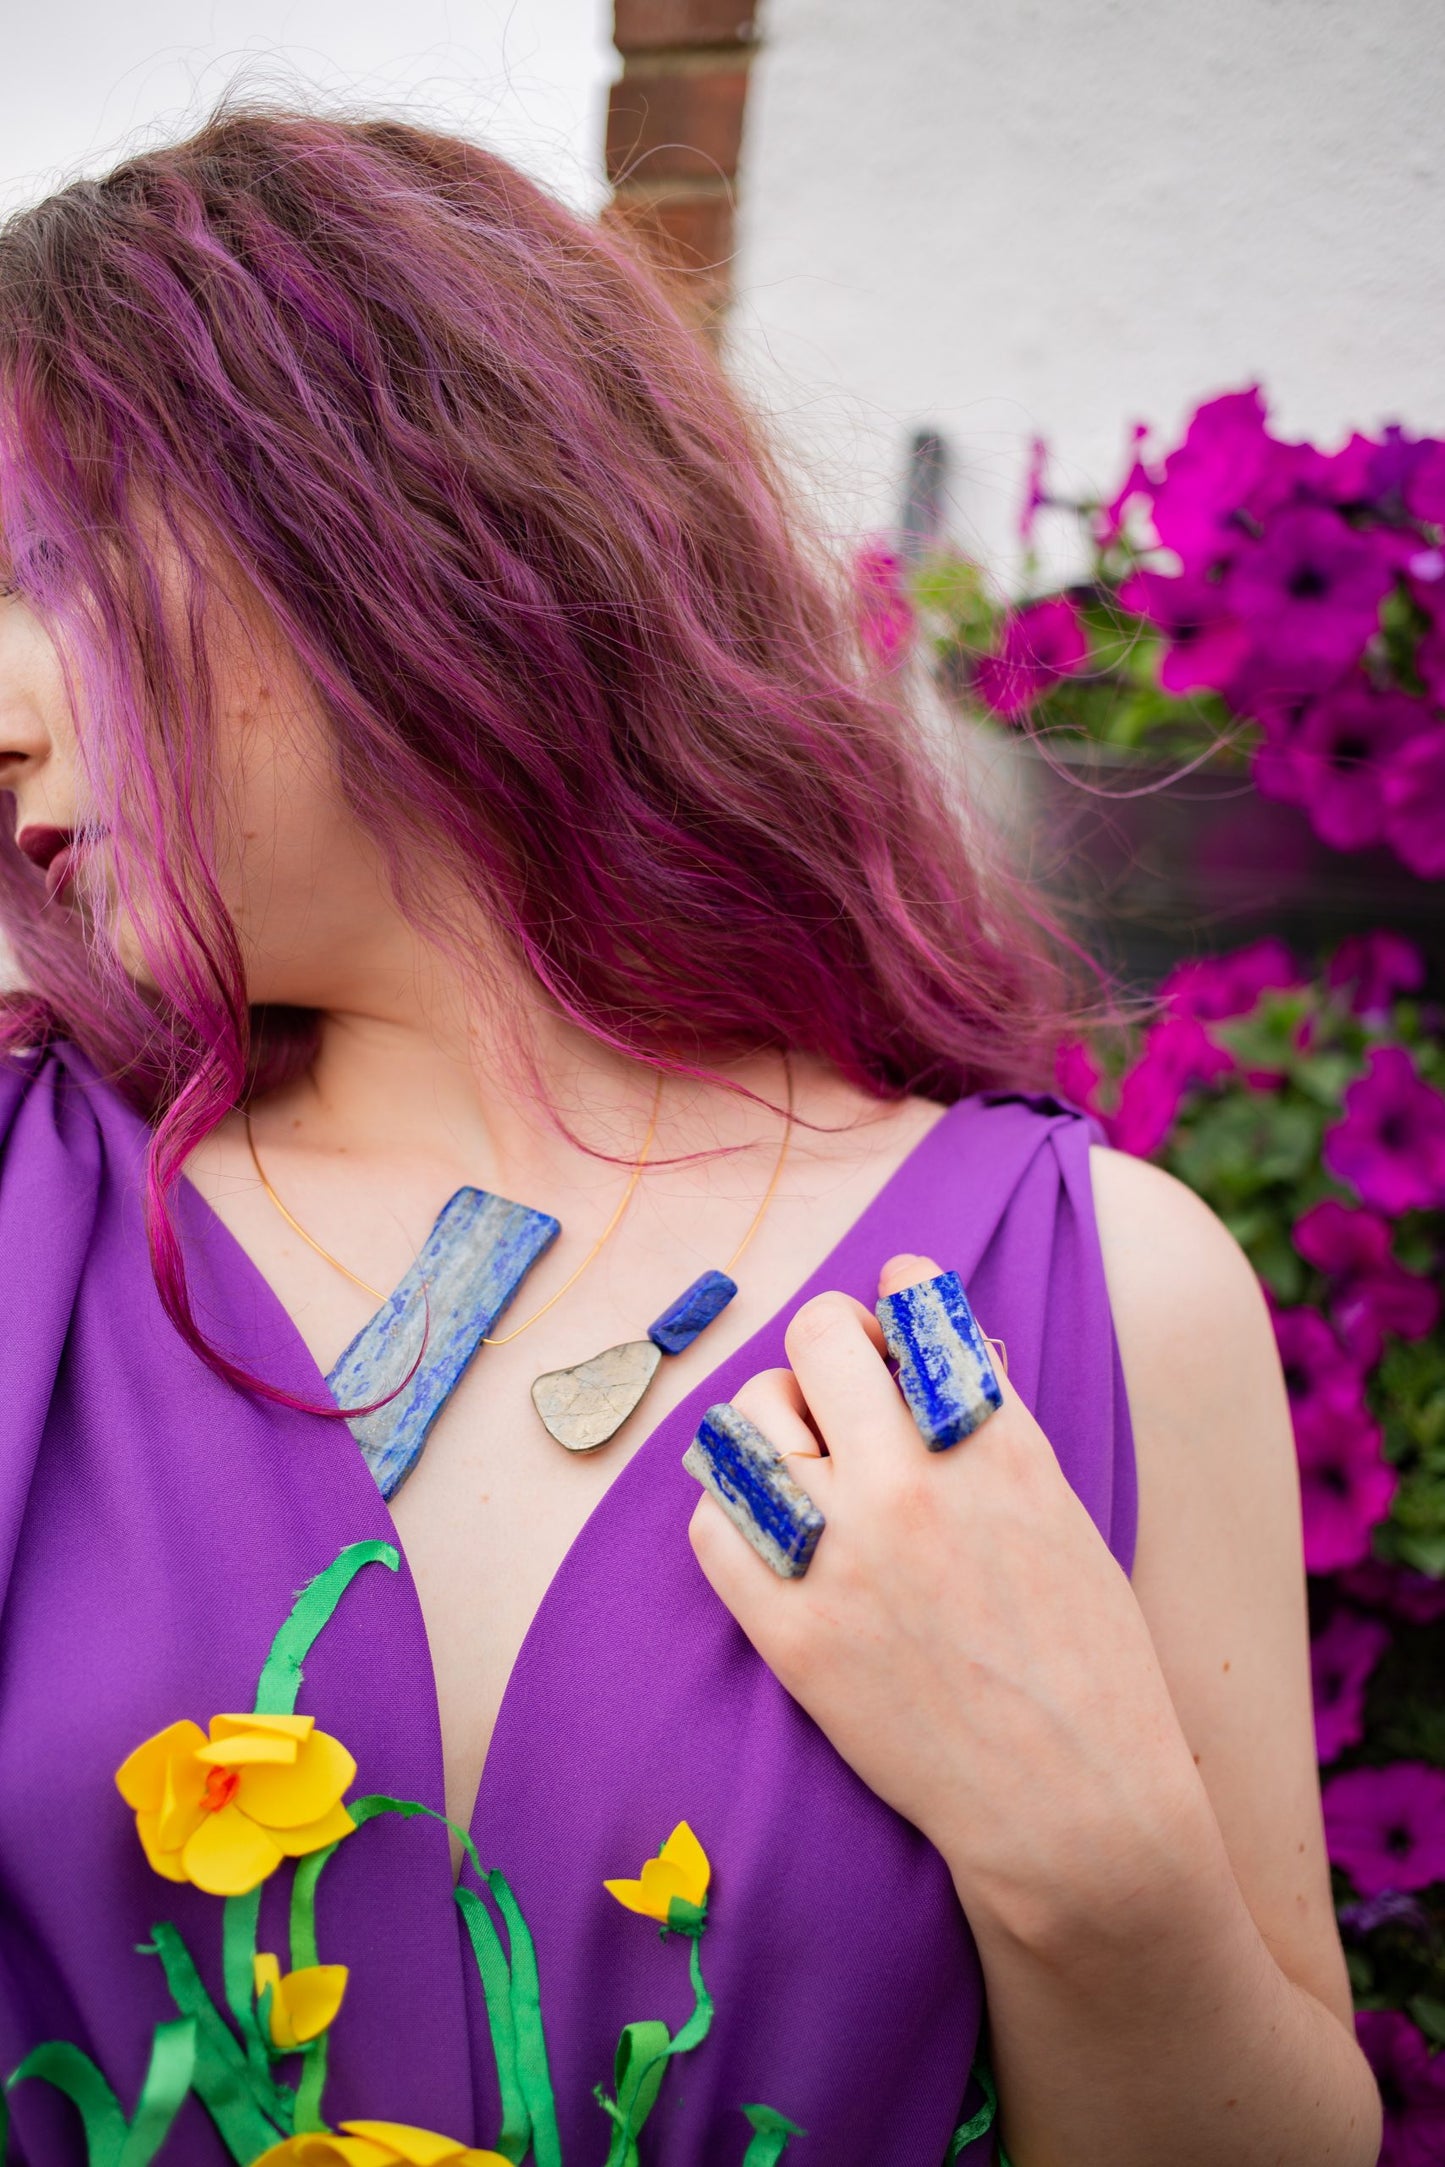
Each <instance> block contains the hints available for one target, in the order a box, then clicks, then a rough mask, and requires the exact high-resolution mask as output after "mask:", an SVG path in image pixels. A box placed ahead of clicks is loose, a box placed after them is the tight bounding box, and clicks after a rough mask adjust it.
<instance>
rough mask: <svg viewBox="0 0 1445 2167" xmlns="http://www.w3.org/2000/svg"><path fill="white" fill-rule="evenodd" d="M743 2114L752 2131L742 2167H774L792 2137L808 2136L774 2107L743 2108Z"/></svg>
mask: <svg viewBox="0 0 1445 2167" xmlns="http://www.w3.org/2000/svg"><path fill="white" fill-rule="evenodd" d="M743 2113H744V2114H745V2115H746V2116H747V2118H748V2121H749V2123H750V2124H751V2126H752V2131H753V2134H752V2136H751V2137H750V2138H749V2140H748V2148H747V2150H746V2152H744V2154H743V2167H775V2163H776V2162H777V2161H778V2160H780V2159H781V2158H782V2156H783V2154H784V2153H785V2152H786V2151H787V2149H788V2146H789V2145H790V2144H791V2142H792V2140H793V2139H794V2137H806V2136H807V2134H808V2132H807V2131H806V2130H805V2129H799V2127H798V2125H797V2123H796V2122H790V2121H789V2120H788V2118H787V2116H786V2115H785V2114H779V2113H778V2111H777V2109H776V2107H744V2109H743Z"/></svg>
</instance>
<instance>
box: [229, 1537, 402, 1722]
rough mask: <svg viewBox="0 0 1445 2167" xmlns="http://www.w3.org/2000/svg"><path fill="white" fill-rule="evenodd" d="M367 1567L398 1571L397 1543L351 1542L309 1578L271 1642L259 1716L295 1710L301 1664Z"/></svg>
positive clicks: (260, 1684)
mask: <svg viewBox="0 0 1445 2167" xmlns="http://www.w3.org/2000/svg"><path fill="white" fill-rule="evenodd" d="M364 1565H384V1566H385V1567H386V1568H387V1570H388V1572H393V1573H394V1572H396V1571H397V1570H398V1569H399V1567H400V1565H401V1557H400V1554H399V1553H398V1551H397V1549H396V1546H395V1544H394V1543H389V1542H354V1543H348V1545H347V1547H346V1548H345V1549H344V1550H343V1551H342V1552H341V1555H340V1556H339V1557H337V1558H335V1559H334V1560H333V1561H332V1563H331V1564H330V1565H328V1566H327V1567H326V1569H325V1571H324V1572H320V1573H318V1574H317V1575H316V1578H315V1579H314V1580H310V1581H308V1582H307V1584H306V1586H305V1587H304V1588H303V1589H302V1590H301V1593H300V1594H299V1595H298V1596H297V1598H296V1600H295V1602H294V1603H293V1604H292V1606H291V1610H290V1614H289V1616H288V1617H287V1618H286V1620H285V1622H284V1624H283V1625H282V1626H281V1629H280V1631H279V1632H278V1633H277V1635H276V1638H275V1639H274V1640H273V1641H272V1643H271V1652H270V1654H269V1655H268V1656H267V1658H266V1661H265V1664H264V1665H263V1667H262V1670H261V1676H260V1678H259V1680H258V1681H257V1685H256V1708H255V1712H256V1714H257V1715H258V1716H263V1715H264V1716H289V1715H294V1713H295V1711H296V1695H297V1694H298V1692H299V1691H300V1690H301V1675H302V1672H301V1666H302V1664H303V1663H304V1662H305V1660H306V1658H307V1656H308V1655H309V1654H310V1653H311V1645H312V1642H313V1641H314V1640H315V1639H316V1637H317V1635H318V1634H319V1633H320V1632H321V1630H322V1628H323V1627H324V1626H326V1625H328V1624H329V1623H330V1621H331V1616H332V1613H333V1611H334V1610H335V1609H336V1606H337V1604H338V1603H339V1602H340V1600H341V1598H342V1596H343V1595H344V1594H345V1593H346V1590H347V1589H348V1588H349V1587H350V1585H351V1583H352V1581H353V1580H354V1579H355V1578H356V1576H357V1574H358V1573H359V1572H360V1571H361V1569H362V1567H363V1566H364Z"/></svg>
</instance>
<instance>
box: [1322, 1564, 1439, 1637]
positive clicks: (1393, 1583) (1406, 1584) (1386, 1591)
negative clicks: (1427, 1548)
mask: <svg viewBox="0 0 1445 2167" xmlns="http://www.w3.org/2000/svg"><path fill="white" fill-rule="evenodd" d="M1339 1588H1340V1592H1341V1594H1343V1595H1348V1596H1349V1597H1350V1599H1351V1600H1352V1601H1353V1602H1357V1603H1374V1604H1376V1605H1377V1606H1378V1607H1379V1608H1380V1609H1382V1610H1389V1611H1392V1612H1393V1613H1394V1615H1395V1616H1396V1617H1399V1618H1405V1619H1408V1621H1409V1622H1410V1624H1412V1625H1433V1624H1434V1622H1435V1620H1436V1619H1437V1618H1445V1580H1432V1579H1431V1578H1430V1575H1429V1574H1428V1573H1417V1572H1416V1571H1415V1570H1414V1568H1413V1566H1409V1565H1391V1564H1387V1563H1386V1561H1385V1560H1384V1559H1383V1558H1375V1557H1370V1558H1364V1559H1362V1560H1361V1562H1360V1563H1359V1564H1358V1565H1352V1566H1351V1567H1350V1568H1349V1570H1348V1571H1347V1572H1344V1573H1341V1575H1340V1579H1339Z"/></svg>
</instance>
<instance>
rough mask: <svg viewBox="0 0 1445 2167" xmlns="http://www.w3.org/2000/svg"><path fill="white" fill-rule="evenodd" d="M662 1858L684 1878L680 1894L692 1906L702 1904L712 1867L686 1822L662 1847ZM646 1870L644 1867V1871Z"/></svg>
mask: <svg viewBox="0 0 1445 2167" xmlns="http://www.w3.org/2000/svg"><path fill="white" fill-rule="evenodd" d="M662 1857H663V1862H664V1864H665V1865H668V1866H673V1867H675V1868H676V1869H677V1871H678V1872H679V1873H680V1874H681V1875H682V1877H683V1885H682V1888H681V1889H680V1890H679V1892H678V1893H679V1894H680V1895H682V1896H684V1897H686V1899H687V1901H688V1902H689V1903H690V1904H701V1902H702V1900H703V1898H704V1897H705V1896H706V1895H707V1885H708V1882H709V1881H710V1880H711V1879H712V1866H711V1864H710V1862H709V1860H708V1855H707V1853H706V1851H704V1849H703V1847H702V1845H701V1844H700V1843H699V1842H698V1840H697V1838H696V1836H694V1834H693V1832H692V1830H691V1829H690V1828H689V1827H688V1825H687V1823H686V1821H679V1822H678V1824H677V1827H676V1828H675V1829H674V1830H673V1832H672V1834H671V1835H670V1836H669V1837H668V1839H667V1842H666V1843H665V1844H664V1845H663V1847H662ZM646 1870H647V1869H646V1868H645V1867H644V1868H643V1871H644V1872H646Z"/></svg>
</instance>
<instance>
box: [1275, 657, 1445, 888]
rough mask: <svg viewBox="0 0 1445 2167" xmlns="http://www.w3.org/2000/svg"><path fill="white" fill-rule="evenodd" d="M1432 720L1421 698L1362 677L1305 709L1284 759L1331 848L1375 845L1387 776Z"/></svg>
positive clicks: (1381, 831)
mask: <svg viewBox="0 0 1445 2167" xmlns="http://www.w3.org/2000/svg"><path fill="white" fill-rule="evenodd" d="M1429 719H1430V718H1429V710H1428V708H1427V707H1426V705H1425V703H1424V701H1423V700H1417V699H1415V698H1413V697H1412V696H1411V694H1409V693H1408V692H1381V691H1378V690H1377V689H1376V688H1375V687H1374V686H1373V685H1371V684H1369V683H1368V682H1366V681H1365V680H1364V679H1363V678H1358V679H1353V680H1351V682H1350V683H1348V684H1346V685H1341V686H1339V687H1338V688H1337V689H1336V690H1335V691H1333V692H1330V693H1327V694H1326V695H1325V696H1324V698H1323V699H1320V700H1316V701H1314V702H1313V703H1312V704H1311V705H1310V706H1309V707H1308V708H1307V709H1306V710H1305V712H1304V714H1303V715H1302V716H1301V718H1300V721H1299V723H1298V725H1297V727H1296V729H1295V731H1294V733H1293V735H1292V737H1291V738H1290V740H1289V743H1288V745H1287V747H1286V748H1285V752H1284V757H1285V758H1286V759H1287V760H1288V762H1289V763H1290V765H1291V766H1292V768H1293V770H1294V785H1295V786H1294V793H1293V794H1294V796H1295V799H1296V801H1297V802H1298V803H1299V804H1301V805H1303V806H1304V807H1305V809H1306V811H1307V812H1308V814H1309V816H1310V822H1311V825H1312V826H1313V828H1314V830H1315V833H1316V834H1317V835H1319V836H1321V837H1322V838H1323V839H1324V841H1325V842H1327V843H1328V844H1330V846H1331V847H1332V848H1333V849H1335V850H1363V849H1365V848H1366V847H1367V846H1368V845H1369V844H1371V843H1377V842H1379V840H1380V838H1381V836H1382V835H1383V834H1384V832H1385V820H1386V797H1385V792H1386V782H1387V777H1388V775H1389V773H1390V771H1391V769H1392V767H1393V765H1394V763H1395V762H1396V761H1397V760H1398V758H1399V756H1400V754H1401V752H1402V751H1403V749H1404V748H1405V747H1406V746H1407V745H1408V744H1409V743H1410V741H1411V739H1412V738H1414V737H1415V736H1417V735H1418V734H1420V732H1421V731H1423V730H1426V729H1427V728H1428V727H1429ZM1442 737H1445V733H1442Z"/></svg>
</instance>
